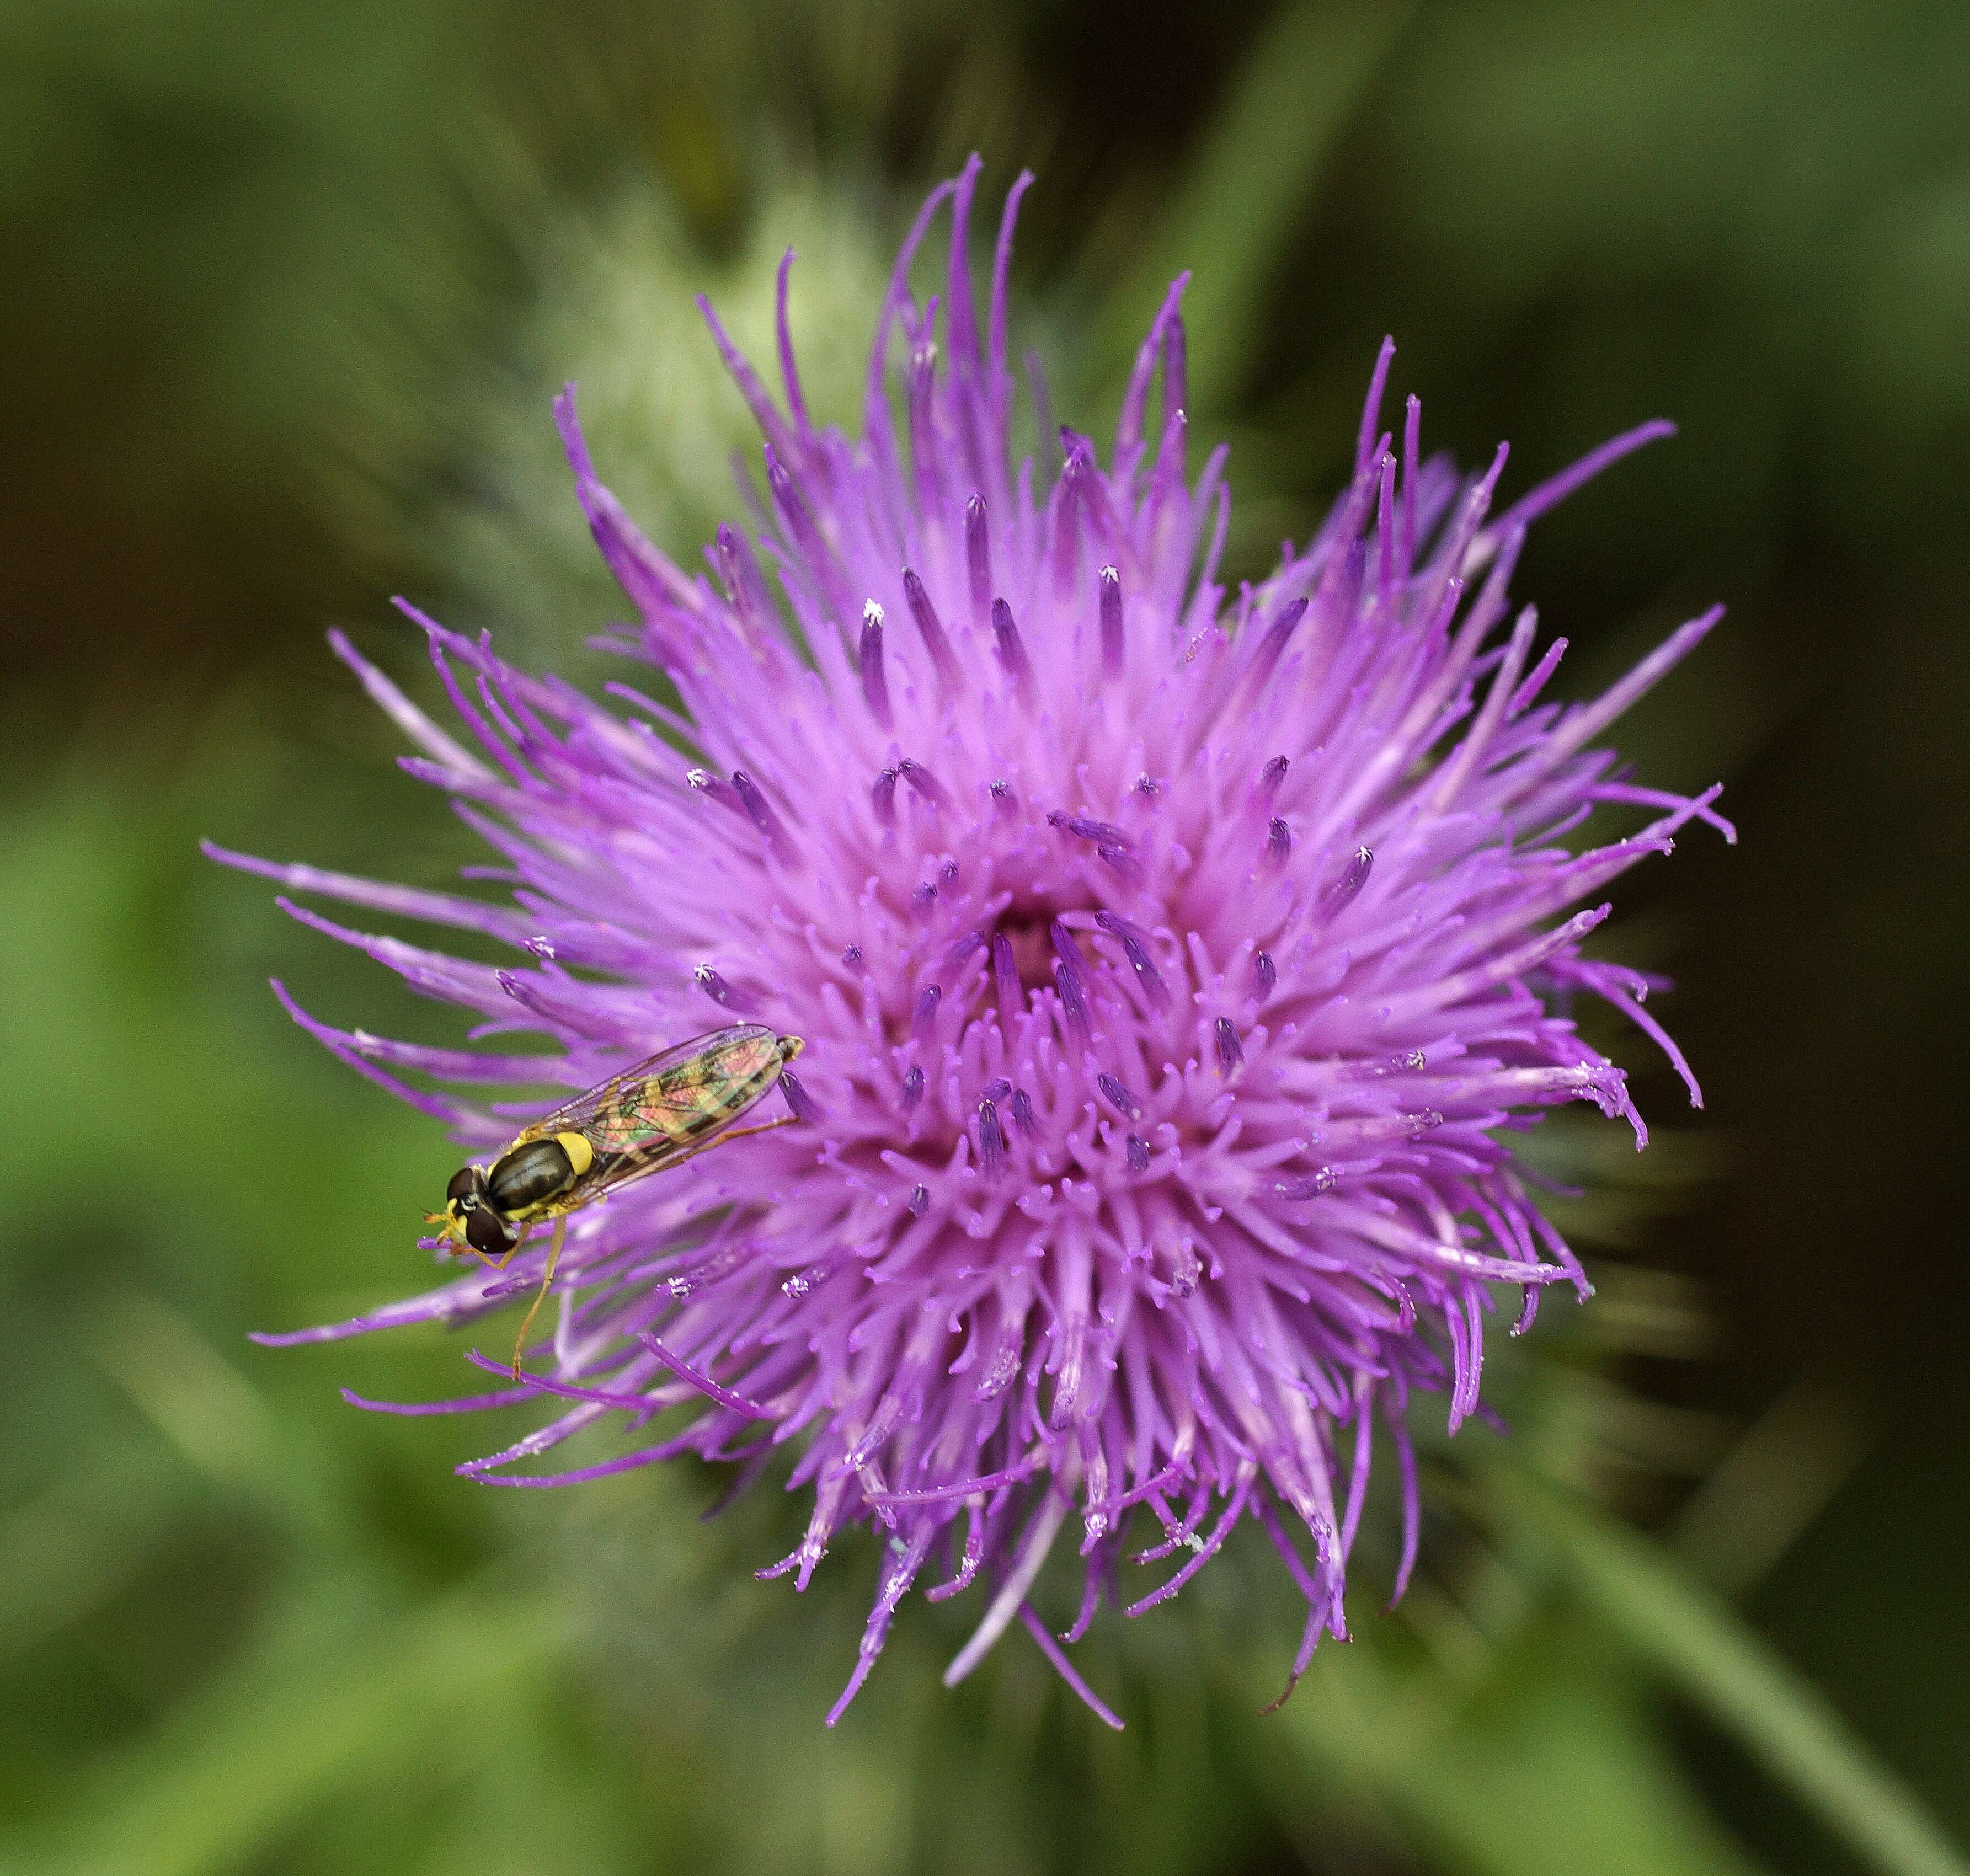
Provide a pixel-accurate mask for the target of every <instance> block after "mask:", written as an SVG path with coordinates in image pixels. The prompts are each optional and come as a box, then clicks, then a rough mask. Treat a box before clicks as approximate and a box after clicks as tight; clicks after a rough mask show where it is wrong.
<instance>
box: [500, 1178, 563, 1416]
mask: <svg viewBox="0 0 1970 1876" xmlns="http://www.w3.org/2000/svg"><path fill="white" fill-rule="evenodd" d="M566 1242H567V1217H566V1215H565V1214H564V1215H563V1216H561V1217H560V1218H557V1219H555V1220H554V1242H553V1243H552V1244H550V1245H549V1246H548V1261H547V1267H546V1268H545V1270H542V1271H541V1286H540V1288H539V1289H537V1290H535V1292H534V1300H533V1301H532V1302H531V1303H529V1304H528V1305H527V1313H526V1315H525V1318H523V1319H522V1322H521V1324H520V1332H519V1335H516V1336H515V1337H514V1338H513V1379H514V1380H516V1381H517V1380H519V1379H520V1357H521V1355H522V1353H523V1351H525V1348H526V1346H527V1331H528V1330H529V1329H530V1328H532V1327H533V1326H534V1318H535V1316H537V1315H539V1314H540V1310H541V1304H542V1303H543V1302H545V1301H546V1300H547V1294H548V1285H549V1284H551V1283H552V1282H553V1281H554V1266H555V1265H556V1264H558V1263H560V1262H561V1246H562V1245H563V1244H565V1243H566ZM513 1250H519V1245H517V1244H515V1246H514V1247H513ZM507 1255H508V1256H509V1257H511V1256H512V1251H509V1252H508V1253H507Z"/></svg>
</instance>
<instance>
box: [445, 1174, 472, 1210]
mask: <svg viewBox="0 0 1970 1876" xmlns="http://www.w3.org/2000/svg"><path fill="white" fill-rule="evenodd" d="M479 1177H480V1175H479V1169H478V1168H477V1167H476V1166H462V1167H460V1169H459V1170H458V1171H457V1172H454V1173H453V1175H451V1183H450V1185H447V1187H446V1188H444V1195H445V1197H446V1198H447V1199H448V1200H449V1201H450V1202H451V1203H453V1205H456V1204H457V1202H458V1201H460V1199H462V1198H476V1196H477V1195H478V1191H479Z"/></svg>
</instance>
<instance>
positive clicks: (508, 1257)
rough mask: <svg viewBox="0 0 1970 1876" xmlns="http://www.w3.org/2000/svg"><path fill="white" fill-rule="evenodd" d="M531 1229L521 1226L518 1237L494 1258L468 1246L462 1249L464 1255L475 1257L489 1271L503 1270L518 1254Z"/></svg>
mask: <svg viewBox="0 0 1970 1876" xmlns="http://www.w3.org/2000/svg"><path fill="white" fill-rule="evenodd" d="M531 1228H532V1227H530V1226H528V1225H524V1224H523V1225H522V1226H521V1227H520V1235H519V1237H516V1238H515V1239H514V1240H513V1241H512V1244H509V1245H508V1246H507V1247H506V1250H504V1251H503V1252H502V1253H500V1255H499V1256H498V1257H494V1256H493V1255H492V1253H491V1252H490V1251H489V1250H475V1249H474V1248H473V1247H472V1246H471V1245H470V1244H467V1245H466V1246H464V1247H463V1249H464V1251H465V1254H466V1256H467V1257H476V1258H477V1259H478V1260H479V1262H480V1263H483V1265H485V1266H486V1269H487V1270H505V1269H506V1266H507V1265H508V1264H509V1263H512V1261H513V1260H514V1258H515V1257H517V1256H518V1255H519V1250H520V1247H521V1246H522V1244H525V1242H526V1241H527V1234H528V1231H529V1230H530V1229H531Z"/></svg>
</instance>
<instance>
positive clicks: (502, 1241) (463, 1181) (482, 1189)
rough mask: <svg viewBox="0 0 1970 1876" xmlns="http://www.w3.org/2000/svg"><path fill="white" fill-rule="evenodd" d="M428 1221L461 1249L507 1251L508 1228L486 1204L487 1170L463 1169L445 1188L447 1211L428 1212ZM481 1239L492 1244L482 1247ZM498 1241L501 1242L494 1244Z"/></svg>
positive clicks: (480, 1168)
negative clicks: (468, 1247)
mask: <svg viewBox="0 0 1970 1876" xmlns="http://www.w3.org/2000/svg"><path fill="white" fill-rule="evenodd" d="M424 1216H425V1218H426V1219H427V1221H429V1222H430V1223H431V1224H435V1225H437V1226H438V1227H440V1230H441V1231H442V1232H443V1233H444V1236H445V1237H448V1238H450V1240H452V1242H453V1244H457V1245H458V1246H460V1247H461V1248H463V1247H465V1246H466V1245H470V1247H472V1248H473V1250H488V1251H494V1252H496V1251H500V1250H505V1249H506V1244H507V1238H506V1227H505V1226H503V1225H502V1224H501V1223H500V1222H499V1220H498V1219H497V1218H495V1217H494V1216H493V1214H492V1211H491V1209H490V1208H489V1207H488V1205H487V1204H486V1169H485V1168H484V1167H483V1166H462V1167H460V1169H459V1170H458V1171H457V1172H454V1173H453V1175H452V1176H451V1183H450V1185H447V1187H446V1188H444V1211H438V1212H427V1213H426V1214H424ZM481 1238H484V1239H486V1240H488V1241H487V1242H486V1243H484V1244H481V1243H480V1242H479V1240H480V1239H481ZM495 1239H496V1240H498V1241H497V1242H494V1241H492V1240H495Z"/></svg>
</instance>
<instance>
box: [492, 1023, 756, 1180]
mask: <svg viewBox="0 0 1970 1876" xmlns="http://www.w3.org/2000/svg"><path fill="white" fill-rule="evenodd" d="M781 1062H782V1052H781V1046H780V1039H779V1037H778V1036H775V1034H774V1032H772V1030H771V1029H766V1028H764V1027H762V1026H761V1025H759V1024H758V1023H739V1024H735V1025H733V1026H732V1027H730V1028H729V1029H714V1030H712V1031H711V1032H709V1033H708V1034H707V1035H704V1036H696V1037H694V1038H693V1039H691V1041H689V1042H680V1043H678V1044H677V1045H675V1047H674V1048H671V1049H664V1050H662V1051H661V1052H659V1053H658V1054H656V1055H652V1056H649V1057H648V1058H645V1060H643V1061H642V1062H638V1063H636V1065H634V1066H633V1067H632V1068H626V1069H625V1070H623V1072H622V1073H621V1074H620V1075H613V1076H611V1077H610V1079H609V1080H608V1081H604V1082H603V1083H602V1084H600V1086H599V1087H596V1088H590V1089H588V1090H587V1091H586V1092H585V1093H584V1094H578V1095H577V1096H576V1097H575V1098H574V1100H573V1101H569V1102H567V1104H565V1105H564V1106H562V1107H558V1108H556V1109H555V1110H554V1112H553V1113H552V1114H548V1115H547V1116H546V1117H544V1118H543V1119H541V1120H537V1121H535V1123H534V1124H533V1126H532V1127H530V1128H528V1133H529V1134H531V1135H532V1136H535V1137H536V1138H538V1137H539V1136H541V1135H544V1134H553V1133H579V1134H580V1135H581V1136H583V1137H584V1139H585V1140H587V1142H588V1143H589V1144H590V1146H592V1147H593V1149H595V1162H594V1164H593V1166H591V1167H590V1169H588V1170H587V1172H585V1173H584V1175H582V1177H581V1179H580V1182H579V1183H578V1185H577V1191H578V1192H580V1194H581V1196H582V1198H583V1199H584V1201H585V1200H587V1199H588V1198H598V1197H600V1195H602V1194H603V1193H604V1192H610V1191H613V1189H614V1188H616V1187H617V1186H619V1185H627V1184H628V1183H629V1182H630V1181H631V1180H632V1179H641V1178H642V1176H643V1175H645V1173H649V1172H657V1171H658V1170H659V1169H662V1167H664V1166H667V1165H668V1164H670V1163H671V1161H673V1160H675V1159H677V1158H678V1156H681V1154H683V1153H685V1152H687V1151H688V1150H689V1149H691V1148H692V1147H694V1146H698V1145H701V1144H702V1143H704V1141H706V1140H708V1139H710V1136H712V1135H713V1134H714V1133H717V1132H718V1131H719V1130H720V1129H721V1128H722V1127H725V1126H726V1125H727V1124H728V1123H730V1122H731V1121H733V1120H736V1119H737V1118H738V1117H740V1115H741V1114H743V1113H745V1111H746V1110H747V1109H748V1108H749V1107H752V1106H753V1104H755V1103H756V1101H759V1098H760V1097H762V1095H764V1094H766V1093H767V1092H768V1091H769V1090H770V1089H771V1088H772V1086H773V1084H774V1083H775V1081H777V1080H778V1079H779V1071H780V1066H781Z"/></svg>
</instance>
